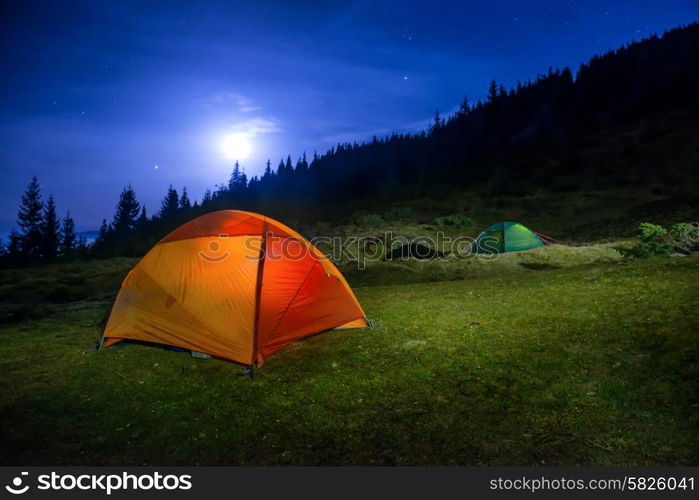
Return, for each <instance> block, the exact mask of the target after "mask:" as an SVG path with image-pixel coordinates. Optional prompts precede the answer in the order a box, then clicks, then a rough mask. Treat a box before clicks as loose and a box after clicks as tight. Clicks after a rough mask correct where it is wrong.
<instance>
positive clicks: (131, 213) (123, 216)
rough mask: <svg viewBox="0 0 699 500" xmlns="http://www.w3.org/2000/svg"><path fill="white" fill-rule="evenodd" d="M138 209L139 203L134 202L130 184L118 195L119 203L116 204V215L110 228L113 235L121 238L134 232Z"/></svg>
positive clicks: (134, 197) (134, 193)
mask: <svg viewBox="0 0 699 500" xmlns="http://www.w3.org/2000/svg"><path fill="white" fill-rule="evenodd" d="M139 208H140V206H139V203H138V201H137V200H136V192H135V191H134V189H133V187H132V186H131V184H129V185H128V186H126V187H125V188H124V190H123V191H122V192H121V194H120V195H119V202H118V203H117V207H116V213H115V214H114V220H113V221H112V228H113V229H114V233H115V234H117V235H119V236H123V235H125V234H128V233H130V232H131V231H133V230H134V228H135V227H136V218H137V217H138V211H139Z"/></svg>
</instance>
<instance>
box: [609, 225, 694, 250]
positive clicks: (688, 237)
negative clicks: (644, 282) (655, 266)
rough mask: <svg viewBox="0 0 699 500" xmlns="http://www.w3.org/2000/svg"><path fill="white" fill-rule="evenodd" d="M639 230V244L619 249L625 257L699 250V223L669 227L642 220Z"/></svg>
mask: <svg viewBox="0 0 699 500" xmlns="http://www.w3.org/2000/svg"><path fill="white" fill-rule="evenodd" d="M638 230H639V235H638V239H639V240H640V242H639V243H638V244H637V245H634V246H632V247H626V248H624V247H621V248H619V249H618V250H619V251H620V252H621V253H622V254H623V255H624V256H625V257H636V258H642V257H651V256H654V255H661V256H667V255H670V254H671V253H673V252H676V253H683V254H689V253H691V252H694V251H697V250H699V224H698V223H696V222H691V223H686V222H682V223H678V224H673V225H672V226H670V228H669V229H666V228H664V227H663V226H660V225H658V224H651V223H649V222H642V223H641V225H640V226H639V227H638Z"/></svg>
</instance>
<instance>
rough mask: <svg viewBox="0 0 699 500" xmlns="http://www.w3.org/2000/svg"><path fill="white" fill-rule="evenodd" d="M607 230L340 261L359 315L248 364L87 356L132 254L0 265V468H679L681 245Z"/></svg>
mask: <svg viewBox="0 0 699 500" xmlns="http://www.w3.org/2000/svg"><path fill="white" fill-rule="evenodd" d="M618 244H619V243H602V244H597V245H586V246H577V247H568V246H563V245H554V246H551V247H546V248H543V249H538V250H535V251H530V252H523V253H518V254H510V255H504V256H501V257H500V258H498V259H496V260H494V261H489V262H484V261H468V262H457V263H454V262H438V261H429V262H415V261H409V262H375V263H372V264H370V265H369V266H368V267H367V269H366V270H364V271H356V270H353V269H352V268H351V266H349V265H344V266H343V270H344V271H345V273H346V276H347V277H348V279H349V280H350V282H351V284H352V285H353V287H354V290H355V292H356V294H357V297H358V298H359V300H360V302H361V303H362V305H363V307H364V309H365V310H366V312H367V314H368V316H369V317H370V318H371V319H372V320H373V321H374V322H375V323H376V325H377V328H374V329H369V330H356V331H342V332H328V333H324V334H321V335H317V336H315V337H312V338H309V339H307V340H304V341H301V342H298V343H296V344H294V345H292V346H290V347H288V348H286V349H284V350H283V351H281V352H279V353H278V354H276V355H275V356H272V357H271V358H270V359H269V360H268V361H267V362H266V363H265V364H264V366H263V367H262V368H261V369H259V370H258V371H257V378H256V380H255V381H254V382H253V381H251V380H250V379H249V378H247V377H236V376H235V374H236V373H237V372H238V371H239V370H240V369H241V367H239V366H238V365H235V364H233V363H230V362H226V361H222V360H217V359H209V360H201V359H195V358H192V357H191V356H190V355H189V354H187V353H176V352H172V351H169V350H165V349H159V348H155V347H146V346H139V345H128V346H125V347H113V348H109V349H105V350H102V351H99V352H93V349H94V347H95V346H96V344H97V341H98V338H99V336H100V333H101V329H102V326H103V322H104V320H105V319H106V316H107V314H108V312H109V310H110V307H111V302H112V300H113V298H114V296H115V294H116V292H117V291H118V288H119V283H120V281H121V279H122V278H123V277H124V276H125V274H126V273H127V272H128V270H129V269H130V268H131V267H132V266H133V265H135V263H136V262H137V260H136V259H109V260H95V261H92V262H80V263H65V264H54V265H51V266H47V267H44V268H37V269H23V270H5V271H1V272H0V299H1V305H0V314H1V315H2V316H1V317H2V324H1V325H0V352H1V353H2V357H0V370H1V373H2V377H0V390H1V391H2V395H3V397H2V398H1V399H0V420H1V421H2V424H3V430H2V434H1V437H0V462H1V463H3V464H22V465H39V464H45V465H48V464H52V465H53V464H65V465H78V464H94V465H107V464H119V465H125V464H133V465H141V464H148V465H167V464H202V465H203V464H245V465H265V464H294V465H330V464H332V465H352V464H367V465H371V464H376V465H467V464H483V465H517V464H521V465H571V464H584V465H635V464H639V465H660V464H670V465H680V464H695V463H697V461H699V317H698V316H697V302H698V299H699V256H697V255H694V256H690V257H685V258H651V259H644V260H624V259H622V258H621V255H620V254H619V253H618V252H617V251H616V250H615V249H614V247H615V246H617V245H618Z"/></svg>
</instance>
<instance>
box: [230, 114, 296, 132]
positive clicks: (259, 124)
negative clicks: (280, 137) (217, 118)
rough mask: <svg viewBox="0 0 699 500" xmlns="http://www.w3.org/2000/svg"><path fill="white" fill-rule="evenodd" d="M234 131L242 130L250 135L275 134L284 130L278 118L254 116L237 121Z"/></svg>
mask: <svg viewBox="0 0 699 500" xmlns="http://www.w3.org/2000/svg"><path fill="white" fill-rule="evenodd" d="M232 129H233V131H234V132H242V133H245V134H248V135H259V134H274V133H276V132H283V131H284V130H283V129H282V128H281V126H280V125H279V121H278V120H277V119H276V118H261V117H258V118H253V119H252V120H248V121H245V122H242V123H237V124H236V125H234V126H233V127H232Z"/></svg>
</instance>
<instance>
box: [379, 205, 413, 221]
mask: <svg viewBox="0 0 699 500" xmlns="http://www.w3.org/2000/svg"><path fill="white" fill-rule="evenodd" d="M412 217H413V209H412V208H410V207H393V208H391V209H390V210H388V211H387V212H386V213H385V214H384V218H385V219H386V220H397V221H406V220H409V219H411V218H412Z"/></svg>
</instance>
